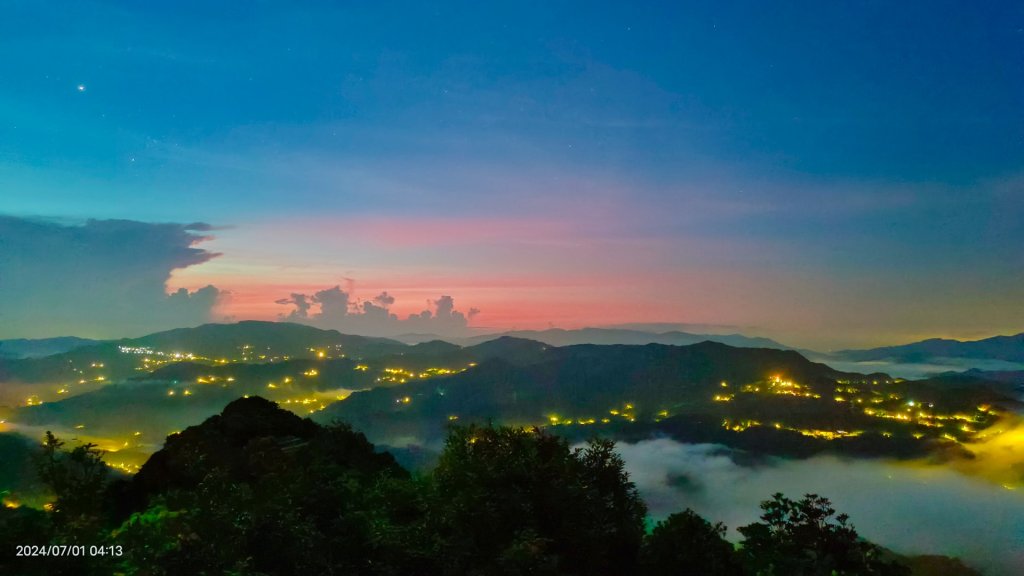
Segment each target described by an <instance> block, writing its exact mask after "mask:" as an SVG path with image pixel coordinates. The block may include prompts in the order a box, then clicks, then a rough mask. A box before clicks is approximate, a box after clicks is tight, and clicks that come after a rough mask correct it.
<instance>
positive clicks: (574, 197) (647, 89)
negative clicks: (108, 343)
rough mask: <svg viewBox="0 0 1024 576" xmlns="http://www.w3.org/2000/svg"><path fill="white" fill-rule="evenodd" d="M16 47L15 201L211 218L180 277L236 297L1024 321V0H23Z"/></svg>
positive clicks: (259, 312)
mask: <svg viewBox="0 0 1024 576" xmlns="http://www.w3.org/2000/svg"><path fill="white" fill-rule="evenodd" d="M211 4H213V5H211ZM438 4H440V5H438ZM0 53H3V54H4V57H3V58H0V214H5V215H8V216H13V217H17V218H29V219H46V220H48V221H50V222H59V223H61V224H62V225H65V226H76V225H78V224H80V223H81V222H83V221H84V220H86V219H89V218H95V219H111V218H115V219H127V220H136V221H140V222H150V223H166V222H173V223H179V224H188V223H192V222H207V223H210V224H211V225H213V226H214V228H215V230H214V231H213V232H210V233H209V234H208V235H209V236H212V238H210V239H208V240H206V241H204V242H203V243H201V244H199V245H201V246H202V247H204V248H206V249H208V250H209V251H210V252H216V253H219V254H221V255H220V256H218V257H215V258H208V259H204V261H203V262H202V263H198V264H190V265H188V266H184V267H180V268H167V267H168V266H173V264H172V263H169V262H161V263H159V265H160V266H162V268H160V269H158V270H155V271H154V273H156V274H157V275H158V276H159V275H160V274H163V275H164V277H166V278H167V282H166V286H165V290H166V291H167V292H173V291H174V290H177V289H178V288H180V287H185V288H187V289H189V290H196V289H199V288H201V287H203V286H206V285H208V284H212V285H215V286H216V287H218V288H219V289H221V290H223V291H224V292H225V293H226V294H227V293H230V294H231V297H228V296H225V298H224V299H223V301H222V303H221V305H220V308H219V309H218V310H216V311H214V312H212V314H213V315H214V316H217V315H221V316H231V317H274V316H275V315H276V314H279V313H288V312H289V310H288V309H287V308H281V307H280V306H279V305H276V304H274V302H275V300H277V299H279V298H285V297H287V296H288V294H289V293H291V292H302V293H308V294H312V293H313V292H315V291H317V290H321V289H326V288H329V287H331V286H333V285H335V284H343V283H344V282H345V280H344V279H345V278H349V279H354V280H355V281H356V283H355V286H357V287H358V288H357V290H360V295H359V296H358V298H361V299H363V300H371V299H372V297H373V296H375V295H376V294H377V293H378V292H379V291H381V290H391V292H392V293H394V294H395V295H396V297H397V299H398V302H397V303H396V311H397V312H400V314H399V315H400V316H403V315H404V314H405V313H407V312H408V313H418V312H419V310H420V309H421V308H423V306H424V303H425V301H427V300H429V299H431V298H437V297H439V296H440V295H441V294H452V295H454V296H455V297H456V299H457V301H458V302H461V303H463V304H464V305H463V306H462V307H463V308H464V309H467V310H468V308H469V307H471V306H472V307H478V308H480V310H481V312H480V314H479V315H477V316H476V317H475V320H474V321H475V322H477V323H479V325H480V326H490V327H499V328H502V327H504V328H507V327H512V326H513V325H516V326H517V327H543V326H546V325H558V326H565V327H572V326H582V325H593V324H601V323H614V322H626V321H648V322H654V321H678V322H690V321H692V322H701V323H717V324H728V325H732V326H737V327H739V328H743V329H745V330H748V331H754V332H760V333H764V334H769V335H773V336H776V337H779V338H783V339H789V340H790V341H796V342H799V343H802V344H820V345H821V346H824V347H828V346H832V345H844V344H858V343H882V342H892V341H900V340H903V339H907V338H912V337H920V336H927V335H950V336H963V337H971V336H984V335H989V334H992V333H998V332H1006V331H1020V330H1021V329H1024V311H1021V307H1020V306H1019V305H1017V306H1015V305H1014V303H1015V302H1020V299H1021V297H1022V296H1024V293H1022V289H1021V288H1020V287H1019V286H1020V285H1021V280H1022V279H1024V278H1022V276H1024V274H1022V270H1024V257H1022V256H1021V251H1020V250H1019V249H1018V247H1019V246H1020V245H1021V244H1024V226H1022V224H1021V223H1022V221H1024V174H1022V171H1021V167H1022V166H1024V112H1022V110H1024V108H1022V106H1021V102H1024V74H1021V70H1022V64H1024V6H1022V5H1020V4H1019V3H1011V2H988V3H983V4H980V5H979V4H977V3H968V2H901V3H889V2H857V3H819V2H781V3H772V4H768V3H756V2H716V3H700V4H698V3H690V2H680V3H672V4H671V5H668V3H656V4H654V5H649V6H627V5H624V4H621V3H616V4H601V3H593V2H587V3H584V2H554V3H553V2H545V3H527V2H515V3H487V4H486V5H483V4H479V3H393V4H388V5H382V4H377V3H359V4H352V5H339V4H337V3H327V2H322V3H317V2H309V3H301V2H253V3H249V4H247V5H246V6H244V7H240V6H239V5H238V4H237V3H209V2H194V3H191V2H180V3H174V4H173V5H161V6H156V5H142V6H139V5H136V4H132V3H108V2H68V3H58V4H55V5H50V6H48V7H47V8H46V9H43V8H41V7H40V6H39V5H38V4H37V3H34V2H13V3H11V4H9V5H7V6H5V17H4V18H3V21H2V22H0ZM44 228H45V229H49V228H46V227H43V228H40V229H44ZM19 229H20V228H19ZM410 230H413V231H418V232H420V233H422V234H421V236H418V237H417V238H419V242H411V241H410V240H409V238H408V237H407V235H408V231H410ZM517 230H525V231H527V232H525V233H522V234H519V233H517ZM453 231H454V235H453ZM459 231H463V232H464V233H461V234H460V233H459ZM205 234H206V233H204V235H205ZM438 236H443V238H442V239H441V240H437V239H436V237H438ZM178 241H180V239H179V240H178ZM638 254H639V255H638ZM154 265H156V264H154ZM110 266H111V268H110V270H109V273H110V275H111V276H116V275H117V274H118V268H117V266H116V265H115V264H111V265H110ZM283 270H284V271H285V272H282V271H283ZM3 272H4V273H6V274H18V273H19V271H18V270H3ZM36 273H38V271H37V272H36ZM52 273H53V274H54V275H55V278H60V277H61V274H62V272H61V270H60V268H59V267H54V269H53V271H52ZM40 281H42V279H40ZM19 285H23V284H19ZM0 290H2V289H0ZM19 297H20V298H22V299H21V300H19V301H20V302H23V303H25V304H26V305H27V306H28V307H29V308H32V307H33V306H36V307H38V306H39V305H38V304H33V302H34V301H33V300H32V297H31V295H24V294H23V295H20V296H19ZM146 301H147V302H150V304H147V306H152V304H151V302H152V299H148V300H146ZM403 305H404V308H403ZM275 306H276V308H275ZM10 320H11V321H12V322H13V317H12V318H11V319H10ZM39 320H40V319H39V318H38V317H35V318H33V319H32V320H31V322H34V323H35V324H33V325H34V326H37V325H38V324H39V322H38V321H39ZM83 322H84V320H83ZM29 323H30V319H29V318H28V317H25V318H20V319H19V320H18V321H17V322H14V323H13V324H10V325H11V326H18V327H19V328H18V329H23V328H24V327H25V326H27V325H28V324H29ZM46 323H49V324H50V327H49V328H46V329H43V328H39V330H41V332H40V333H42V332H46V333H49V332H53V331H57V332H61V331H66V330H75V331H78V332H88V331H89V329H88V326H86V325H85V324H83V323H82V322H79V323H78V324H75V323H71V324H65V325H61V324H60V322H56V321H53V320H52V319H48V318H43V324H46ZM37 328H38V326H37ZM10 330H12V331H13V330H15V328H11V329H10Z"/></svg>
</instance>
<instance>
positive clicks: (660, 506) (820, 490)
mask: <svg viewBox="0 0 1024 576" xmlns="http://www.w3.org/2000/svg"><path fill="white" fill-rule="evenodd" d="M618 451H619V453H620V454H621V455H622V457H623V459H624V460H625V462H626V468H627V470H628V471H629V473H630V477H631V478H632V480H633V481H634V482H635V483H636V485H637V487H638V489H639V490H640V493H641V494H642V495H643V497H644V499H645V501H646V502H647V503H648V505H649V506H650V508H651V514H652V516H654V517H655V518H664V517H665V516H667V515H668V514H670V513H672V512H676V511H679V510H682V509H684V508H688V507H689V508H693V509H694V510H695V511H696V512H698V513H699V514H701V515H702V516H704V517H706V518H708V519H709V520H712V521H722V522H724V523H725V524H726V525H727V526H728V527H729V528H730V532H729V535H728V536H729V538H730V539H731V540H733V541H738V540H739V539H740V537H739V535H738V534H737V533H736V531H735V529H736V528H737V527H739V526H744V525H746V524H749V523H751V522H754V521H756V520H757V517H758V516H759V514H760V510H759V509H758V504H759V502H760V501H762V500H766V499H768V497H769V496H770V495H771V494H772V493H774V492H783V493H784V494H786V495H787V496H790V497H791V498H798V497H800V496H802V495H803V494H805V493H817V494H820V495H822V496H825V497H828V498H830V499H831V500H832V502H833V504H834V505H835V508H836V509H837V510H839V511H840V512H845V513H847V514H849V515H850V518H851V522H852V523H853V524H854V526H855V527H856V528H857V531H858V532H859V533H860V534H861V535H862V536H863V537H865V538H867V539H868V540H871V541H873V542H876V543H878V544H880V545H883V546H886V547H889V548H892V549H893V550H896V551H897V552H901V553H908V554H945V555H951V556H959V557H961V558H963V559H964V561H965V562H967V563H968V564H971V565H972V566H975V567H977V568H982V569H984V570H986V573H988V574H993V575H997V574H1007V575H1009V574H1016V572H1015V570H1014V567H1018V566H1021V565H1024V545H1022V544H1024V542H1022V541H1021V536H1020V535H1021V534H1024V498H1021V495H1020V494H1019V492H1017V491H1012V490H1006V489H1004V488H1002V487H1000V486H999V485H998V484H995V483H992V482H986V481H982V480H980V479H977V478H971V477H968V476H965V475H963V474H960V473H958V472H956V471H954V470H951V469H949V468H947V467H942V466H937V465H922V464H920V463H915V464H897V463H890V462H884V461H875V460H844V459H840V458H835V457H817V458H812V459H808V460H796V461H793V460H781V459H761V460H753V461H751V460H750V458H749V457H748V456H746V455H745V454H744V453H742V452H737V451H733V450H730V449H727V448H724V447H722V446H714V445H708V444H698V445H690V444H680V443H678V442H675V441H673V440H669V439H657V440H647V441H643V442H638V443H636V444H626V443H622V444H619V445H618ZM964 534H971V535H972V537H971V538H966V539H965V538H964Z"/></svg>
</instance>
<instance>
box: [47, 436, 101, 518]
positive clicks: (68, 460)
mask: <svg viewBox="0 0 1024 576" xmlns="http://www.w3.org/2000/svg"><path fill="white" fill-rule="evenodd" d="M37 471H38V474H39V479H40V480H41V481H42V482H43V483H44V484H46V485H47V486H48V487H49V488H50V490H52V491H53V494H54V497H55V500H54V502H53V504H52V512H53V519H54V523H55V524H56V525H57V526H60V527H64V528H66V529H70V530H71V531H83V530H88V529H90V528H94V527H95V526H96V525H97V524H98V523H99V521H100V515H101V507H102V495H103V491H104V489H105V488H106V485H107V474H108V472H109V468H108V467H107V465H106V464H105V463H104V462H103V451H102V450H99V449H97V448H96V445H95V444H92V443H86V444H81V445H78V446H75V447H74V448H72V449H71V450H70V451H66V450H64V442H63V441H61V440H59V439H57V437H56V436H54V435H53V433H52V432H50V431H49V430H47V431H46V437H45V439H44V440H43V450H42V452H41V453H40V454H39V455H38V459H37Z"/></svg>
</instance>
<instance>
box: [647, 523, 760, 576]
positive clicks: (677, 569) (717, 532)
mask: <svg viewBox="0 0 1024 576" xmlns="http://www.w3.org/2000/svg"><path fill="white" fill-rule="evenodd" d="M642 566H643V573H644V574H645V575H648V576H705V575H708V574H712V575H716V576H741V575H742V574H743V570H742V569H741V567H740V563H739V558H738V556H737V554H736V552H735V550H734V549H733V546H732V544H730V543H729V542H728V541H726V540H725V526H723V525H722V524H721V523H717V524H711V523H710V522H708V521H707V520H705V519H704V518H701V517H700V516H699V515H698V514H697V513H696V512H694V511H693V510H690V509H689V508H687V509H686V510H684V511H683V512H679V513H676V514H672V515H671V516H669V517H668V518H666V519H665V520H663V521H661V522H658V524H657V525H656V526H655V527H654V530H652V531H651V534H650V535H649V536H648V537H647V538H646V540H645V541H644V547H643V554H642Z"/></svg>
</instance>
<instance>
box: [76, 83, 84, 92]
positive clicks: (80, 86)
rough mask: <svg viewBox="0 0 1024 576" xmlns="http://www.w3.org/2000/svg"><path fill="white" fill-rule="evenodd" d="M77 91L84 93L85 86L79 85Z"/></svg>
mask: <svg viewBox="0 0 1024 576" xmlns="http://www.w3.org/2000/svg"><path fill="white" fill-rule="evenodd" d="M78 91H79V92H85V84H79V85H78Z"/></svg>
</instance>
